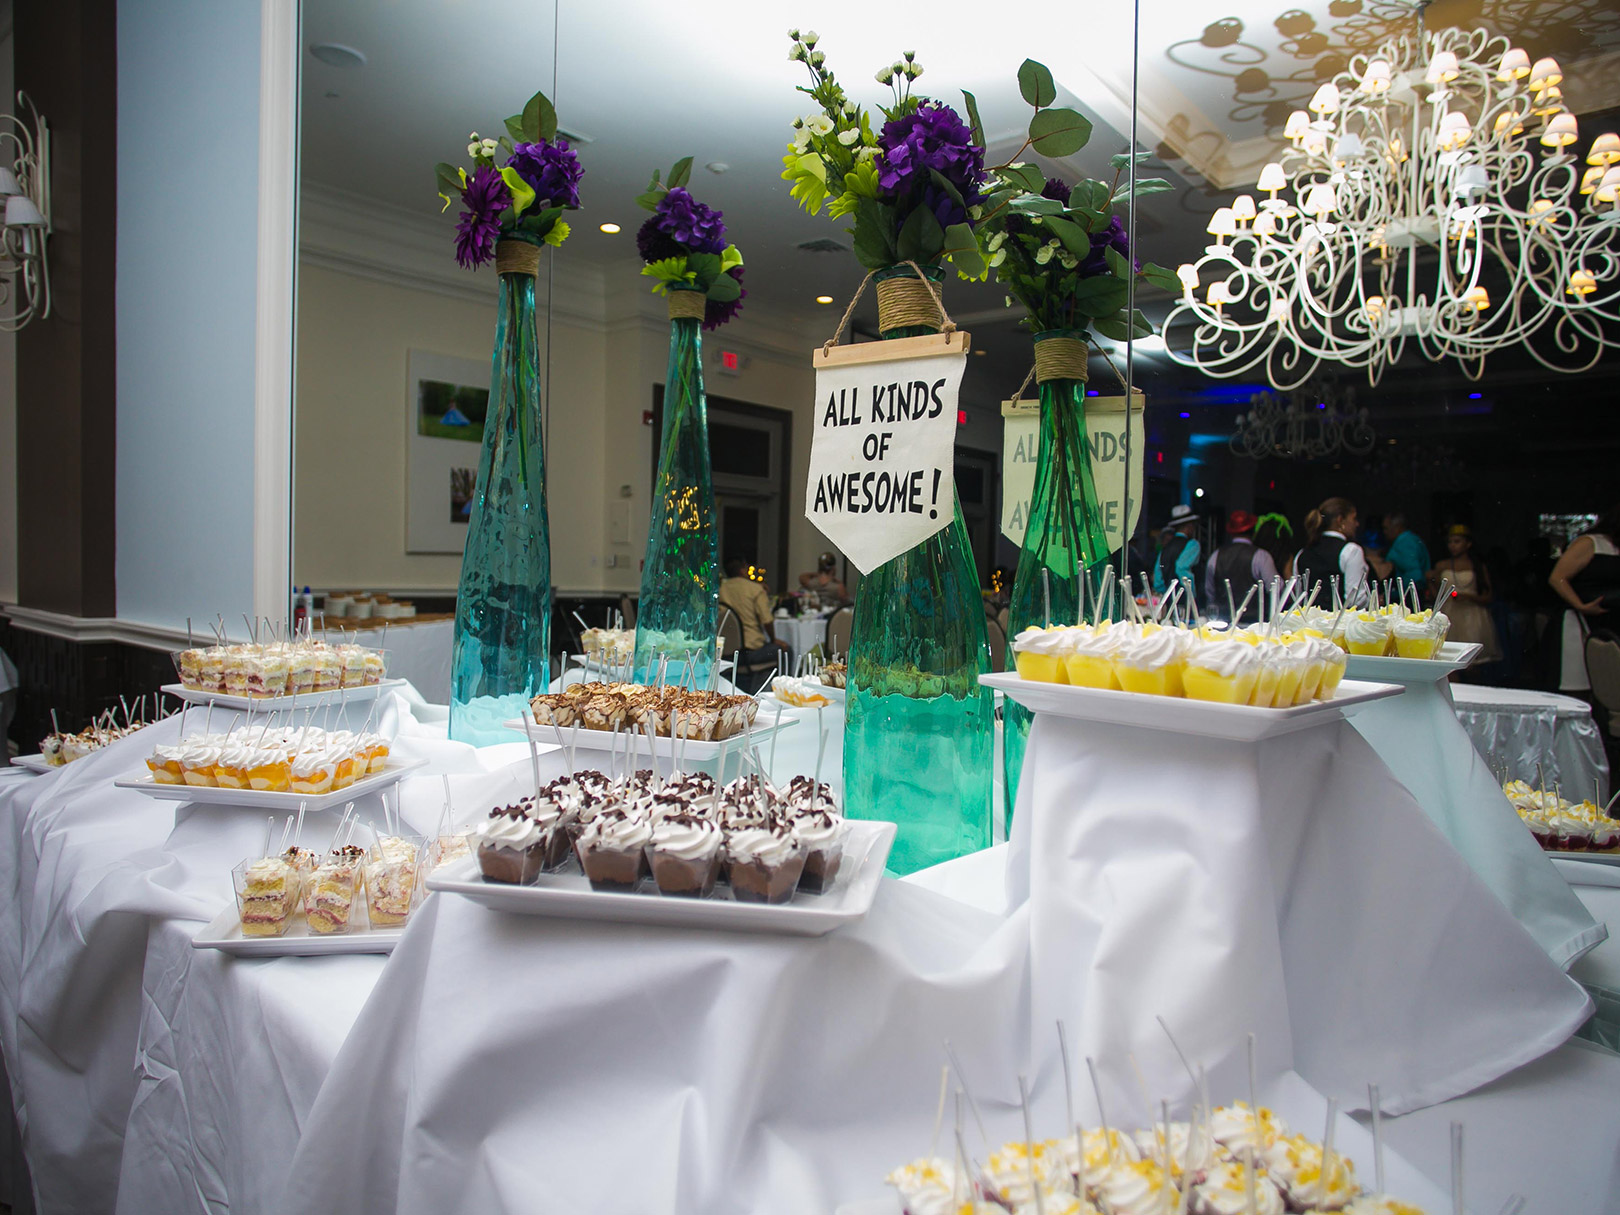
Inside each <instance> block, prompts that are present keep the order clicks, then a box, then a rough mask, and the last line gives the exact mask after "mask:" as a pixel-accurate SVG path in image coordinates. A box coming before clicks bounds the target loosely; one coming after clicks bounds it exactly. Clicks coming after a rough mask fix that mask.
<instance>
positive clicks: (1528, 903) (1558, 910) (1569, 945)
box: [1350, 677, 1607, 968]
mask: <svg viewBox="0 0 1620 1215" xmlns="http://www.w3.org/2000/svg"><path fill="white" fill-rule="evenodd" d="M1401 682H1402V684H1403V686H1404V687H1405V688H1406V691H1405V692H1404V693H1403V694H1402V695H1400V696H1394V697H1391V698H1389V699H1387V700H1379V701H1375V702H1373V703H1372V704H1369V705H1366V706H1364V707H1363V708H1361V709H1360V710H1359V711H1358V712H1357V713H1356V714H1355V716H1354V717H1352V718H1351V719H1350V720H1351V724H1352V725H1353V726H1354V727H1355V728H1356V730H1357V731H1358V732H1359V733H1360V734H1361V735H1362V736H1363V737H1364V738H1366V740H1367V741H1368V742H1370V743H1371V744H1372V747H1373V750H1375V751H1376V752H1378V757H1379V758H1380V759H1382V760H1383V761H1384V762H1385V763H1386V764H1388V765H1389V768H1390V770H1391V771H1392V772H1393V773H1394V774H1395V776H1396V777H1397V778H1398V779H1399V780H1400V782H1401V783H1402V784H1403V785H1405V786H1406V788H1407V790H1408V791H1409V792H1410V793H1411V794H1412V796H1413V797H1414V798H1415V799H1416V800H1417V804H1418V805H1419V806H1420V807H1422V809H1423V812H1424V813H1425V814H1427V815H1428V816H1429V821H1430V822H1432V823H1433V824H1434V825H1435V826H1436V827H1438V828H1439V829H1440V833H1441V834H1442V835H1444V836H1445V837H1446V839H1447V840H1449V841H1450V842H1451V846H1452V847H1453V848H1455V849H1456V850H1457V851H1458V852H1459V853H1461V854H1462V857H1463V859H1464V860H1466V861H1467V862H1468V864H1469V865H1470V866H1471V867H1472V868H1473V870H1474V872H1475V873H1476V874H1477V875H1478V876H1479V878H1480V880H1481V881H1482V882H1484V883H1485V885H1487V886H1489V887H1490V889H1491V892H1492V893H1493V894H1495V895H1496V897H1497V898H1498V899H1500V900H1501V901H1502V903H1503V905H1504V906H1505V907H1507V909H1508V910H1509V911H1511V912H1512V913H1513V915H1514V917H1515V918H1517V919H1518V921H1519V923H1521V924H1523V925H1524V927H1525V929H1526V930H1527V931H1528V932H1529V933H1530V935H1531V936H1533V937H1535V939H1536V940H1537V941H1539V942H1540V943H1541V947H1542V948H1543V949H1545V950H1546V951H1547V953H1548V955H1549V956H1550V957H1551V958H1552V959H1553V961H1555V962H1557V963H1558V964H1559V965H1560V966H1563V967H1566V968H1567V967H1568V966H1569V964H1570V963H1571V962H1572V961H1573V960H1574V959H1575V958H1577V957H1579V956H1580V955H1581V954H1582V953H1584V952H1585V951H1586V950H1588V949H1590V948H1592V946H1593V945H1595V944H1597V943H1598V942H1599V941H1600V940H1602V939H1603V938H1604V937H1605V936H1606V935H1607V933H1606V930H1605V929H1604V928H1603V926H1602V925H1601V924H1598V923H1597V922H1596V921H1594V920H1593V918H1592V915H1591V913H1590V912H1588V911H1587V910H1586V908H1585V907H1583V906H1582V905H1581V901H1580V900H1579V899H1578V898H1576V897H1575V894H1574V892H1573V891H1571V890H1570V888H1569V883H1568V882H1567V881H1565V880H1564V878H1563V876H1562V875H1561V874H1560V873H1559V872H1558V870H1557V869H1555V868H1554V867H1553V863H1552V861H1551V860H1550V859H1549V858H1548V856H1547V854H1546V853H1545V852H1543V851H1542V850H1541V848H1540V846H1539V845H1538V844H1537V843H1536V841H1535V839H1534V837H1533V836H1531V834H1530V832H1529V831H1527V830H1525V826H1524V823H1523V822H1522V821H1521V820H1520V819H1519V816H1518V814H1517V813H1516V812H1515V811H1514V809H1513V807H1512V805H1511V804H1510V803H1509V802H1508V800H1507V798H1506V797H1505V796H1504V795H1503V793H1502V786H1501V785H1499V784H1498V783H1497V781H1496V777H1495V776H1493V775H1492V774H1491V772H1490V770H1489V769H1488V768H1487V767H1486V766H1485V761H1484V760H1483V759H1482V758H1481V757H1480V754H1479V752H1478V751H1476V750H1475V749H1474V746H1473V744H1472V742H1471V741H1470V740H1469V737H1468V735H1467V733H1465V732H1464V730H1463V728H1462V727H1461V726H1460V725H1459V724H1458V721H1457V715H1456V713H1455V712H1454V711H1453V709H1452V702H1451V696H1450V692H1451V689H1452V685H1451V684H1450V683H1448V682H1447V681H1445V680H1443V679H1440V680H1436V679H1431V678H1421V677H1420V678H1415V679H1410V680H1402V681H1401Z"/></svg>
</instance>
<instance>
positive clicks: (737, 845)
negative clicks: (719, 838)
mask: <svg viewBox="0 0 1620 1215" xmlns="http://www.w3.org/2000/svg"><path fill="white" fill-rule="evenodd" d="M798 851H799V841H798V840H797V839H796V838H795V837H794V835H793V833H792V832H791V831H776V830H772V829H770V828H767V827H744V828H742V829H741V830H739V831H728V832H727V833H726V854H727V855H728V856H729V857H730V858H731V859H732V860H733V861H737V862H740V863H742V864H745V865H746V864H750V863H757V864H760V865H764V866H765V867H766V868H767V869H774V868H776V867H777V866H779V865H784V864H786V863H787V862H788V861H789V860H791V859H792V857H793V856H794V854H795V853H797V852H798Z"/></svg>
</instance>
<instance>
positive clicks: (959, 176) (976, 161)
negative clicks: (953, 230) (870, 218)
mask: <svg viewBox="0 0 1620 1215" xmlns="http://www.w3.org/2000/svg"><path fill="white" fill-rule="evenodd" d="M878 146H879V147H880V149H881V155H880V157H879V159H878V191H879V196H880V197H881V199H882V200H883V201H884V202H886V203H890V204H891V205H896V206H898V207H899V209H901V210H909V209H910V206H916V205H922V206H925V207H927V208H928V209H929V210H931V211H932V212H933V213H934V216H935V218H937V219H938V220H939V222H940V225H941V226H942V227H949V226H950V225H951V224H960V223H966V222H967V219H968V216H967V212H966V210H965V209H964V206H963V204H966V206H969V207H971V206H972V205H974V204H975V203H976V202H978V201H979V183H980V181H981V180H982V179H983V176H984V149H983V148H981V147H979V146H978V145H977V144H975V143H974V142H973V132H972V131H970V130H969V129H968V127H967V126H966V124H964V123H963V121H962V120H961V118H960V117H958V116H957V113H956V111H955V110H953V109H951V107H950V106H948V105H942V104H940V103H939V102H937V101H927V102H924V103H923V104H922V105H920V106H918V107H917V109H916V110H915V111H914V112H913V113H910V114H907V115H905V116H904V117H903V118H894V119H891V120H890V121H888V122H886V123H884V124H883V131H882V133H881V134H880V135H879V137H878ZM931 169H932V170H937V171H938V172H939V174H940V175H941V176H942V177H944V178H945V180H946V181H948V182H950V183H951V185H953V186H955V187H956V190H957V193H959V194H960V195H961V196H962V202H961V203H958V202H957V201H956V200H955V199H954V198H952V197H951V196H950V194H949V193H948V192H947V191H945V190H944V189H942V188H941V187H940V186H939V185H938V184H937V183H936V182H935V181H934V179H933V176H932V175H931V174H930V172H929V170H931ZM908 204H910V206H908Z"/></svg>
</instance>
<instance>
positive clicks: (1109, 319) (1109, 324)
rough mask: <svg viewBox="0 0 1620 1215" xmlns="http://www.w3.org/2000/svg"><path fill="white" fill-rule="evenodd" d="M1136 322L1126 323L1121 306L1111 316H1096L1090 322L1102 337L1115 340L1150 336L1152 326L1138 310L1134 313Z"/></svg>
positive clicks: (1132, 339)
mask: <svg viewBox="0 0 1620 1215" xmlns="http://www.w3.org/2000/svg"><path fill="white" fill-rule="evenodd" d="M1134 316H1135V320H1136V324H1135V325H1134V326H1130V325H1128V324H1127V318H1126V315H1125V309H1123V308H1121V309H1120V310H1119V311H1118V312H1117V313H1115V314H1114V315H1113V316H1103V317H1097V318H1096V319H1094V320H1093V321H1092V322H1091V327H1092V328H1093V329H1095V330H1096V331H1097V332H1098V333H1100V334H1102V335H1103V337H1106V338H1113V339H1114V341H1116V342H1125V341H1134V340H1136V339H1139V338H1145V337H1152V336H1153V326H1152V325H1150V324H1148V321H1147V317H1145V316H1143V315H1142V313H1141V311H1140V310H1138V311H1137V312H1136V313H1135V314H1134Z"/></svg>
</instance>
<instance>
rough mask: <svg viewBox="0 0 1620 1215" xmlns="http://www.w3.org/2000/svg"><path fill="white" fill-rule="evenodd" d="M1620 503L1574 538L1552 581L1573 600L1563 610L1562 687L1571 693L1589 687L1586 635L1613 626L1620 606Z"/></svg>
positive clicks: (1561, 595) (1564, 597) (1561, 594)
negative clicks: (1565, 610) (1615, 609)
mask: <svg viewBox="0 0 1620 1215" xmlns="http://www.w3.org/2000/svg"><path fill="white" fill-rule="evenodd" d="M1617 540H1620V502H1617V503H1615V504H1614V505H1613V506H1611V507H1609V509H1608V510H1606V511H1604V512H1603V513H1602V514H1601V515H1599V516H1598V520H1597V522H1596V523H1594V524H1593V525H1592V526H1591V527H1590V528H1589V529H1588V530H1587V531H1586V532H1585V533H1584V534H1583V535H1579V536H1576V537H1575V539H1574V540H1572V541H1570V545H1569V547H1568V548H1566V549H1565V550H1564V555H1563V556H1562V557H1560V558H1558V564H1557V565H1555V566H1553V571H1552V573H1551V574H1550V575H1549V576H1548V578H1547V585H1548V586H1550V587H1552V589H1553V590H1554V591H1555V592H1557V594H1558V597H1559V598H1560V599H1562V600H1563V601H1564V603H1565V604H1567V605H1568V607H1569V611H1567V612H1565V613H1564V627H1563V646H1562V655H1563V658H1562V662H1561V663H1560V668H1561V669H1560V678H1559V680H1558V686H1559V688H1561V689H1562V690H1564V691H1566V692H1589V691H1591V688H1592V681H1591V680H1590V679H1588V678H1587V676H1586V637H1587V634H1588V633H1590V632H1591V631H1592V629H1593V628H1594V627H1596V628H1605V627H1606V628H1613V627H1614V621H1615V619H1616V615H1615V612H1614V608H1615V607H1617V606H1620V545H1617V543H1616V542H1617Z"/></svg>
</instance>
